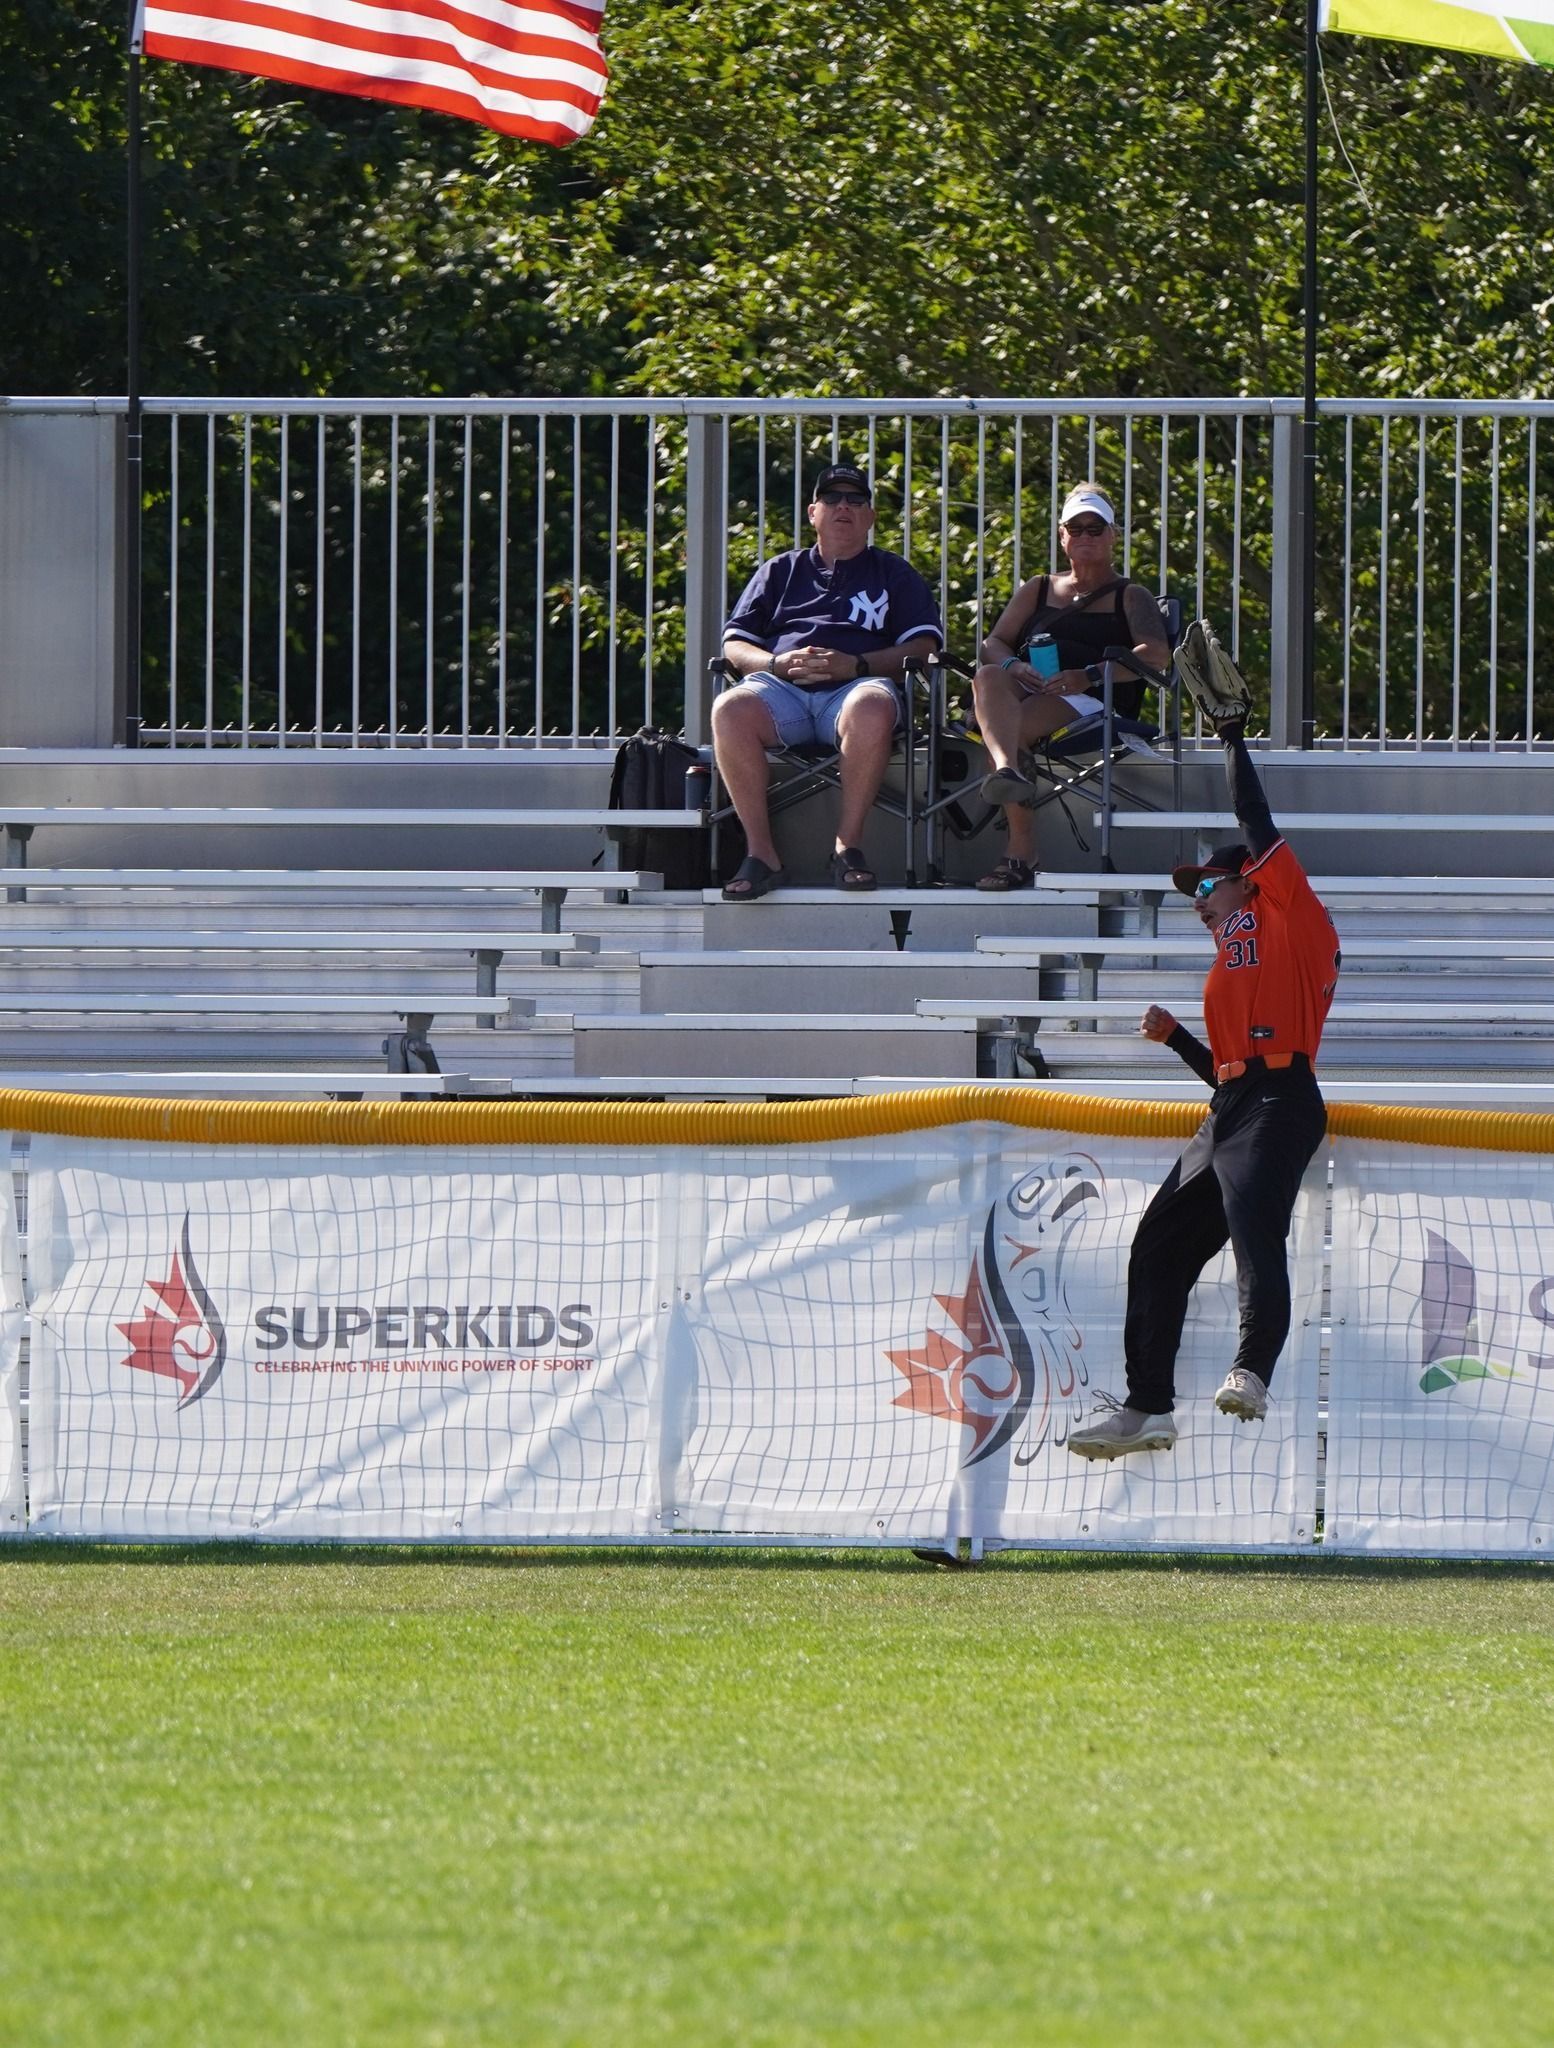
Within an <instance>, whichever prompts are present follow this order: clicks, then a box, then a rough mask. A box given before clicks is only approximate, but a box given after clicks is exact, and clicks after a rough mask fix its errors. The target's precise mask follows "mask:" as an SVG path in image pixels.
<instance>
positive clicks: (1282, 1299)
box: [1068, 621, 1340, 1458]
mask: <svg viewBox="0 0 1554 2048" xmlns="http://www.w3.org/2000/svg"><path fill="white" fill-rule="evenodd" d="M1179 673H1180V675H1181V678H1182V681H1183V683H1184V685H1185V686H1186V687H1187V689H1188V690H1189V692H1190V693H1191V694H1192V695H1193V696H1194V698H1195V699H1196V700H1197V701H1198V703H1199V704H1200V705H1201V706H1202V708H1203V709H1204V711H1205V712H1206V714H1207V715H1208V717H1209V719H1210V721H1211V723H1212V724H1213V726H1214V730H1215V732H1216V733H1217V734H1218V736H1219V738H1220V739H1221V741H1222V742H1223V743H1224V747H1225V767H1226V772H1227V776H1228V779H1229V783H1230V800H1231V806H1232V808H1233V810H1234V812H1235V815H1236V819H1237V822H1238V823H1239V824H1240V826H1241V828H1242V831H1243V832H1244V833H1245V835H1246V838H1245V842H1244V843H1238V844H1236V845H1234V846H1220V847H1216V848H1215V850H1214V852H1213V853H1212V854H1211V855H1210V856H1209V858H1208V860H1207V861H1206V862H1204V864H1203V865H1202V866H1200V867H1193V866H1186V867H1179V868H1177V869H1176V870H1175V871H1174V872H1173V874H1172V876H1171V880H1172V882H1173V883H1174V884H1175V886H1176V887H1177V888H1178V889H1180V890H1181V891H1182V892H1183V894H1184V895H1188V896H1191V897H1192V899H1193V902H1194V905H1195V907H1196V909H1197V912H1198V915H1199V917H1200V918H1201V919H1202V920H1203V923H1204V925H1205V927H1206V928H1207V929H1208V931H1209V932H1210V933H1211V935H1212V936H1213V939H1214V946H1215V956H1214V964H1213V966H1212V967H1211V968H1210V969H1209V975H1208V980H1207V981H1206V983H1205V984H1204V991H1203V1014H1204V1021H1205V1023H1206V1024H1207V1026H1208V1033H1209V1043H1208V1044H1207V1045H1204V1044H1203V1043H1202V1042H1201V1041H1200V1040H1199V1039H1197V1038H1195V1037H1194V1036H1193V1034H1192V1033H1191V1032H1190V1031H1188V1030H1186V1029H1185V1028H1184V1027H1183V1026H1182V1025H1180V1024H1178V1023H1177V1021H1176V1019H1175V1018H1174V1017H1173V1016H1171V1014H1170V1013H1169V1011H1166V1010H1163V1009H1161V1008H1159V1007H1158V1005H1153V1004H1152V1005H1151V1006H1150V1008H1149V1009H1148V1010H1146V1011H1145V1013H1144V1017H1143V1021H1142V1022H1141V1024H1140V1026H1139V1029H1140V1030H1141V1031H1142V1032H1143V1034H1144V1036H1145V1037H1146V1038H1152V1039H1155V1040H1157V1041H1158V1042H1159V1043H1160V1044H1162V1045H1169V1046H1170V1047H1171V1049H1172V1051H1173V1052H1175V1053H1177V1054H1178V1055H1179V1056H1180V1057H1181V1058H1182V1059H1183V1060H1185V1061H1186V1063H1187V1065H1188V1066H1190V1067H1191V1068H1192V1069H1193V1071H1194V1073H1196V1074H1198V1075H1200V1076H1201V1077H1202V1079H1203V1080H1204V1081H1206V1082H1207V1083H1208V1084H1209V1085H1210V1086H1211V1087H1212V1088H1213V1090H1214V1097H1213V1100H1212V1102H1211V1103H1210V1105H1209V1113H1208V1116H1207V1117H1206V1118H1205V1119H1204V1122H1203V1126H1202V1128H1201V1129H1200V1130H1199V1132H1198V1134H1197V1136H1196V1137H1195V1138H1194V1139H1193V1141H1192V1143H1191V1144H1190V1145H1189V1146H1188V1147H1187V1150H1186V1151H1185V1152H1184V1153H1183V1154H1182V1156H1181V1158H1180V1159H1178V1160H1177V1162H1176V1164H1175V1165H1174V1166H1173V1167H1172V1169H1171V1171H1170V1173H1169V1174H1168V1175H1167V1176H1166V1179H1165V1182H1164V1184H1163V1186H1162V1187H1161V1188H1160V1190H1159V1192H1158V1193H1157V1194H1156V1195H1155V1197H1154V1199H1153V1201H1152V1202H1151V1203H1150V1205H1149V1207H1148V1208H1147V1209H1146V1210H1145V1212H1144V1214H1143V1216H1142V1217H1141V1218H1140V1221H1139V1227H1138V1230H1137V1232H1136V1233H1135V1235H1134V1239H1133V1248H1132V1251H1131V1253H1130V1254H1129V1259H1128V1306H1127V1318H1126V1322H1125V1325H1124V1330H1123V1352H1124V1356H1125V1358H1126V1362H1127V1376H1128V1396H1127V1400H1126V1401H1125V1402H1119V1401H1117V1400H1115V1399H1114V1398H1113V1397H1112V1396H1110V1395H1106V1394H1103V1395H1102V1396H1101V1406H1100V1408H1099V1410H1098V1411H1097V1414H1096V1417H1095V1419H1094V1420H1093V1421H1091V1422H1090V1423H1088V1424H1087V1425H1086V1426H1085V1427H1084V1428H1082V1429H1079V1430H1076V1431H1075V1432H1074V1433H1073V1434H1072V1435H1071V1436H1070V1437H1069V1439H1068V1447H1069V1449H1070V1450H1071V1451H1074V1452H1076V1453H1077V1454H1078V1455H1079V1456H1080V1457H1082V1458H1117V1457H1122V1456H1124V1455H1125V1454H1126V1453H1128V1452H1129V1451H1145V1450H1148V1451H1164V1450H1169V1449H1170V1448H1171V1446H1172V1445H1173V1444H1174V1443H1175V1442H1176V1424H1175V1421H1174V1420H1173V1419H1172V1413H1171V1411H1172V1408H1173V1406H1174V1403H1175V1398H1176V1388H1175V1384H1174V1368H1175V1364H1176V1353H1177V1349H1178V1346H1179V1345H1180V1343H1181V1339H1182V1324H1183V1322H1184V1320H1185V1318H1186V1314H1187V1300H1188V1296H1189V1295H1190V1294H1191V1292H1192V1290H1193V1288H1194V1286H1195V1285H1196V1284H1197V1280H1198V1275H1199V1274H1200V1273H1201V1272H1202V1271H1203V1269H1204V1267H1205V1266H1206V1265H1207V1264H1208V1262H1209V1260H1210V1259H1212V1258H1213V1257H1214V1255H1215V1253H1216V1252H1218V1251H1219V1250H1220V1249H1221V1248H1222V1247H1223V1246H1224V1244H1225V1242H1226V1240H1227V1239H1228V1240H1229V1242H1230V1246H1231V1249H1232V1251H1233V1252H1234V1254H1235V1261H1236V1291H1237V1295H1238V1297H1239V1300H1240V1307H1241V1340H1240V1345H1239V1348H1238V1349H1237V1352H1236V1359H1235V1363H1234V1365H1233V1366H1232V1367H1231V1369H1230V1371H1229V1373H1227V1375H1226V1377H1225V1382H1224V1384H1223V1386H1221V1388H1220V1389H1219V1391H1218V1393H1217V1394H1216V1395H1215V1397H1214V1405H1215V1407H1216V1408H1218V1409H1219V1410H1220V1412H1221V1413H1222V1414H1224V1415H1232V1416H1235V1417H1237V1418H1238V1419H1239V1420H1240V1421H1242V1422H1255V1421H1260V1420H1261V1418H1262V1417H1263V1416H1264V1415H1265V1414H1266V1413H1267V1412H1268V1384H1269V1381H1270V1380H1271V1379H1272V1377H1273V1369H1274V1364H1275V1361H1276V1360H1277V1359H1278V1356H1279V1353H1280V1351H1281V1349H1282V1348H1283V1345H1284V1340H1285V1337H1286V1336H1287V1335H1288V1333H1289V1327H1290V1276H1289V1264H1288V1259H1287V1255H1286V1251H1285V1244H1286V1240H1287V1238H1288V1236H1289V1228H1290V1216H1291V1212H1292V1211H1293V1209H1294V1206H1295V1197H1296V1194H1297V1192H1298V1191H1299V1188H1300V1183H1301V1177H1302V1175H1303V1174H1304V1173H1305V1170H1306V1166H1307V1163H1308V1162H1309V1160H1310V1158H1311V1156H1312V1154H1313V1153H1314V1152H1315V1151H1316V1148H1317V1146H1318V1145H1319V1144H1320V1143H1321V1141H1322V1136H1323V1133H1324V1130H1325V1128H1326V1121H1327V1118H1326V1111H1325V1109H1324V1107H1323V1102H1322V1096H1321V1093H1320V1091H1319V1090H1318V1088H1317V1083H1316V1077H1315V1074H1314V1072H1313V1069H1314V1067H1315V1064H1316V1056H1317V1047H1318V1045H1319V1044H1320V1042H1321V1038H1322V1026H1323V1024H1324V1022H1325V1021H1326V1018H1327V1013H1328V1009H1329V1007H1330V1005H1331V1003H1332V1000H1333V990H1334V988H1335V987H1336V985H1337V979H1338V967H1339V958H1340V956H1339V950H1338V936H1337V933H1336V932H1335V931H1334V929H1333V920H1332V918H1331V917H1330V916H1329V915H1328V913H1327V911H1326V910H1325V909H1324V907H1323V906H1322V904H1321V903H1319V902H1318V900H1317V898H1316V895H1315V893H1314V892H1313V890H1312V887H1311V884H1310V882H1308V881H1307V879H1306V875H1305V871H1304V869H1303V868H1302V867H1301V864H1300V862H1299V861H1298V860H1297V859H1296V858H1295V855H1294V854H1293V853H1292V852H1291V851H1290V848H1289V846H1288V845H1287V844H1286V843H1285V841H1284V840H1283V839H1282V838H1281V837H1280V835H1279V830H1278V827H1277V826H1276V825H1275V824H1274V822H1273V817H1272V815H1271V813H1270V812H1269V809H1268V803H1267V799H1266V798H1265V796H1264V795H1263V790H1262V785H1261V783H1260V782H1259V781H1258V778H1257V771H1256V769H1255V768H1254V767H1253V765H1252V757H1251V755H1250V754H1249V753H1248V752H1247V749H1246V742H1245V740H1244V738H1243V733H1244V731H1245V726H1246V714H1247V709H1248V705H1247V691H1246V685H1245V683H1244V682H1243V681H1242V680H1241V678H1240V676H1239V675H1237V673H1236V671H1235V669H1234V668H1233V667H1232V665H1231V663H1230V661H1229V659H1228V658H1227V657H1226V656H1225V655H1224V653H1223V652H1222V650H1221V649H1220V648H1219V646H1218V644H1217V643H1216V642H1215V640H1214V636H1213V634H1212V633H1211V632H1209V631H1208V629H1207V628H1206V627H1205V626H1204V625H1203V623H1202V621H1199V622H1198V623H1197V624H1196V625H1194V626H1193V627H1191V628H1190V629H1189V632H1188V636H1187V641H1186V643H1185V645H1184V647H1183V649H1182V653H1181V655H1180V657H1179Z"/></svg>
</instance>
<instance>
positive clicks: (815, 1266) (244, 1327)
mask: <svg viewBox="0 0 1554 2048" xmlns="http://www.w3.org/2000/svg"><path fill="white" fill-rule="evenodd" d="M1200 1115H1201V1111H1200V1110H1198V1109H1196V1108H1189V1107H1186V1106H1183V1105H1173V1104H1161V1103H1112V1102H1102V1101H1097V1100H1094V1099H1091V1098H1086V1097H1082V1096H1077V1095H1060V1094H1058V1093H1056V1092H1055V1091H1035V1090H1021V1089H1015V1088H1008V1089H989V1090H979V1089H973V1088H942V1089H923V1090H915V1091H905V1092H903V1093H901V1094H899V1095H890V1096H884V1095H882V1096H873V1097H867V1098H856V1099H852V1098H849V1099H847V1100H845V1101H841V1102H834V1103H833V1102H817V1103H801V1104H753V1105H752V1104H743V1105H718V1104H701V1105H695V1106H685V1107H677V1106H674V1105H665V1104H635V1105H617V1104H609V1103H602V1102H590V1103H572V1104H507V1105H499V1104H475V1103H469V1104H462V1103H454V1104H442V1105H433V1104H425V1103H413V1104H368V1103H358V1104H333V1105H327V1106H326V1105H305V1104H282V1105H277V1104H268V1105H245V1104H222V1103H208V1104H179V1103H150V1102H144V1101H135V1102H126V1101H112V1100H109V1099H107V1098H102V1099H98V1100H89V1099H84V1098H76V1097H63V1096H54V1097H50V1096H43V1095H36V1096H26V1095H24V1094H23V1093H21V1092H20V1091H12V1092H9V1093H7V1094H6V1095H5V1096H4V1098H3V1100H0V1120H4V1119H9V1120H10V1121H11V1124H12V1128H13V1129H16V1130H28V1131H31V1132H32V1133H34V1135H33V1136H32V1138H31V1148H30V1153H29V1155H28V1160H27V1169H26V1175H27V1177H26V1193H27V1212H26V1214H27V1238H26V1248H25V1249H26V1267H25V1271H26V1274H27V1280H28V1289H29V1296H30V1315H29V1316H28V1317H26V1318H25V1322H24V1316H23V1311H22V1298H23V1297H22V1289H21V1280H20V1276H21V1274H22V1272H23V1270H24V1269H23V1264H22V1257H21V1253H22V1247H21V1246H20V1244H19V1243H18V1237H17V1211H16V1208H15V1207H14V1205H13V1203H12V1200H11V1196H10V1193H9V1184H8V1190H7V1195H6V1200H5V1205H4V1208H3V1210H0V1528H8V1529H11V1530H13V1531H19V1530H22V1529H27V1530H31V1531H35V1532H38V1533H43V1534H55V1535H62V1536H80V1537H89V1538H104V1539H123V1540H136V1539H147V1540H152V1539H177V1538H206V1537H241V1538H255V1539H262V1538H268V1539H276V1540H281V1539H297V1540H303V1541H313V1540H325V1539H331V1538H334V1539H339V1540H387V1541H416V1540H436V1541H449V1542H508V1541H525V1542H536V1541H553V1542H568V1541H606V1542H608V1541H620V1542H662V1541H665V1540H668V1541H677V1540H678V1541H690V1542H695V1541H701V1540H705V1541H755V1542H759V1541H762V1540H780V1541H789V1542H805V1541H810V1542H815V1543H889V1544H900V1543H913V1544H923V1545H927V1544H939V1543H947V1542H950V1541H952V1540H955V1539H959V1538H971V1539H972V1540H973V1541H974V1542H976V1541H985V1542H995V1543H997V1542H1002V1543H1017V1544H1019V1543H1024V1544H1049V1545H1057V1546H1063V1547H1080V1548H1083V1547H1093V1548H1138V1547H1149V1546H1155V1547H1159V1548H1169V1549H1186V1548H1212V1549H1246V1550H1261V1549H1270V1548H1282V1549H1300V1548H1304V1547H1307V1546H1309V1545H1311V1544H1313V1543H1314V1542H1316V1541H1318V1540H1319V1538H1320V1540H1321V1541H1322V1543H1323V1544H1324V1545H1325V1546H1326V1547H1330V1548H1333V1549H1336V1550H1341V1551H1364V1552H1375V1553H1381V1552H1391V1553H1394V1554H1396V1553H1403V1554H1407V1553H1413V1554H1428V1555H1432V1556H1464V1555H1474V1556H1497V1555H1498V1556H1522V1557H1533V1558H1536V1557H1541V1556H1544V1555H1546V1554H1547V1552H1548V1550H1549V1549H1551V1548H1554V1334H1551V1333H1554V1162H1551V1158H1550V1155H1551V1154H1554V1118H1551V1117H1540V1116H1533V1115H1521V1114H1510V1113H1492V1112H1467V1111H1461V1112H1459V1111H1444V1110H1418V1109H1392V1110H1383V1109H1374V1108H1369V1107H1366V1106H1364V1105H1359V1104H1352V1105H1351V1104H1346V1105H1341V1106H1339V1107H1337V1108H1334V1109H1331V1110H1330V1112H1329V1140H1328V1143H1327V1145H1325V1146H1323V1147H1322V1148H1320V1149H1319V1151H1318V1154H1317V1156H1316V1158H1315V1159H1314V1160H1313V1162H1312V1165H1311V1168H1310V1170H1309V1172H1308V1174H1307V1176H1306V1182H1305V1185H1304V1187H1303V1189H1302V1192H1301V1197H1300V1200H1299V1202H1298V1203H1297V1206H1296V1211H1295V1217H1294V1222H1293V1227H1292V1232H1291V1240H1290V1269H1291V1277H1292V1285H1293V1309H1294V1313H1293V1319H1292V1326H1291V1332H1290V1339H1289V1343H1288V1345H1287V1346H1286V1349H1285V1352H1284V1355H1283V1357H1282V1358H1281V1360H1280V1364H1279V1371H1278V1377H1277V1380H1276V1382H1275V1387H1274V1399H1273V1402H1272V1405H1271V1407H1270V1410H1269V1414H1268V1418H1267V1420H1266V1421H1265V1422H1264V1423H1262V1424H1261V1425H1256V1426H1250V1427H1248V1426H1245V1425H1241V1424H1237V1423H1234V1422H1231V1421H1229V1420H1227V1419H1226V1418H1224V1417H1221V1416H1220V1415H1218V1414H1217V1413H1216V1411H1215V1410H1214V1408H1213V1406H1212V1395H1213V1390H1214V1388H1215V1386H1216V1385H1217V1384H1218V1381H1219V1379H1220V1377H1221V1375H1222V1373H1223V1372H1224V1370H1225V1367H1226V1365H1227V1364H1228V1363H1229V1361H1230V1359H1231V1358H1232V1357H1233V1355H1234V1351H1235V1343H1236V1320H1237V1304H1236V1296H1235V1286H1234V1274H1233V1270H1232V1265H1231V1260H1230V1258H1229V1255H1228V1254H1221V1255H1220V1256H1219V1257H1218V1258H1217V1259H1216V1260H1215V1261H1214V1262H1213V1263H1212V1264H1211V1265H1210V1266H1209V1268H1208V1269H1207V1270H1206V1272H1205V1274H1204V1275H1203V1278H1202V1282H1201V1284H1200V1285H1199V1287H1198V1288H1197V1290H1196V1292H1195V1294H1194V1296H1193V1300H1192V1305H1191V1308H1190V1311H1189V1315H1188V1321H1187V1329H1186V1335H1185V1339H1184V1342H1183V1346H1182V1352H1181V1358H1180V1365H1179V1372H1178V1407H1177V1422H1178V1427H1179V1429H1180V1432H1181V1435H1180V1439H1179V1441H1178V1443H1177V1446H1176V1448H1175V1450H1174V1451H1173V1452H1171V1453H1169V1454H1165V1453H1159V1454H1150V1455H1148V1456H1144V1455H1140V1456H1138V1457H1134V1458H1129V1459H1124V1460H1119V1461H1117V1462H1116V1463H1113V1464H1089V1463H1086V1462H1085V1461H1083V1460H1081V1459H1079V1458H1076V1457H1075V1456H1074V1455H1073V1454H1072V1452H1071V1451H1070V1450H1069V1449H1068V1438H1069V1435H1070V1432H1071V1431H1072V1430H1073V1428H1074V1427H1075V1426H1076V1424H1077V1423H1078V1421H1079V1420H1080V1419H1081V1418H1082V1417H1083V1416H1085V1415H1087V1414H1088V1413H1089V1412H1090V1410H1091V1409H1092V1407H1093V1406H1094V1404H1095V1401H1096V1398H1097V1396H1098V1395H1099V1394H1101V1393H1103V1392H1104V1393H1112V1394H1120V1393H1121V1392H1122V1391H1123V1380H1122V1369H1121V1356H1122V1322H1123V1314H1124V1308H1125V1301H1126V1280H1127V1264H1128V1256H1129V1247H1130V1244H1131V1241H1132V1238H1133V1234H1134V1229H1135V1226H1136V1225H1137V1222H1138V1219H1139V1216H1140V1215H1141V1213H1142V1211H1143V1209H1144V1206H1145V1204H1146V1203H1147V1202H1148V1200H1149V1199H1150V1197H1151V1195H1152V1193H1153V1191H1154V1189H1155V1188H1156V1187H1157V1186H1158V1185H1159V1183H1160V1181H1161V1180H1162V1179H1163V1177H1164V1175H1165V1173H1166V1172H1167V1170H1168V1168H1169V1166H1170V1163H1171V1161H1172V1159H1173V1158H1174V1157H1175V1156H1176V1155H1177V1152H1178V1151H1179V1149H1180V1146H1181V1144H1182V1142H1183V1140H1184V1139H1185V1138H1186V1137H1187V1136H1188V1135H1189V1133H1190V1132H1191V1131H1192V1130H1193V1129H1194V1128H1195V1127H1196V1124H1197V1121H1198V1118H1199V1116H1200ZM1330 1182H1331V1186H1330V1185H1329V1183H1330ZM1324 1321H1325V1322H1326V1324H1327V1327H1328V1332H1329V1335H1328V1341H1327V1344H1326V1350H1325V1353H1324V1341H1323V1328H1324ZM24 1327H25V1333H26V1338H27V1349H26V1354H25V1357H26V1363H25V1379H24V1378H23V1367H22V1366H21V1364H20V1363H19V1360H20V1358H21V1347H22V1337H23V1333H24ZM23 1387H25V1396H26V1398H25V1403H23V1401H22V1399H21V1393H22V1389H23ZM23 1423H24V1424H25V1449H26V1460H25V1484H24V1476H23V1470H22V1459H21V1456H20V1451H19V1426H20V1425H21V1424H23Z"/></svg>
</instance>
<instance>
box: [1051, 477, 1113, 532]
mask: <svg viewBox="0 0 1554 2048" xmlns="http://www.w3.org/2000/svg"><path fill="white" fill-rule="evenodd" d="M1081 512H1093V513H1094V515H1095V517H1096V518H1097V519H1104V520H1105V521H1106V524H1107V525H1108V526H1115V525H1116V524H1117V515H1116V513H1115V512H1114V511H1113V510H1112V504H1111V500H1110V498H1107V497H1105V496H1103V495H1102V493H1101V492H1100V491H1098V490H1097V489H1096V488H1095V486H1094V485H1093V484H1081V485H1080V486H1079V488H1078V490H1077V491H1070V492H1069V494H1068V496H1067V497H1066V498H1065V499H1064V500H1063V510H1062V511H1061V512H1060V513H1059V514H1058V523H1059V524H1060V525H1062V526H1067V524H1068V522H1069V521H1070V520H1071V519H1077V518H1078V517H1079V515H1080V513H1081Z"/></svg>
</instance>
